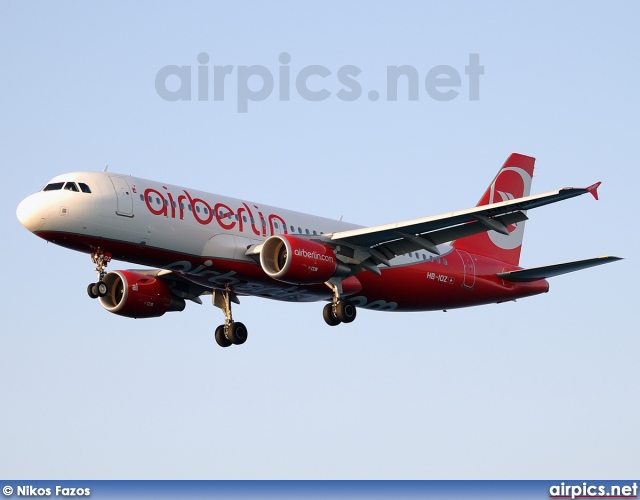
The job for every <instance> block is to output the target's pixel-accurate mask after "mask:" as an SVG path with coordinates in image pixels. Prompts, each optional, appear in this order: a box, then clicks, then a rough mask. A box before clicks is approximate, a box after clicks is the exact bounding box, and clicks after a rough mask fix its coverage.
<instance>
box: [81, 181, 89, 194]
mask: <svg viewBox="0 0 640 500" xmlns="http://www.w3.org/2000/svg"><path fill="white" fill-rule="evenodd" d="M78 186H80V191H82V192H83V193H91V189H89V186H87V185H86V184H85V183H84V182H78Z"/></svg>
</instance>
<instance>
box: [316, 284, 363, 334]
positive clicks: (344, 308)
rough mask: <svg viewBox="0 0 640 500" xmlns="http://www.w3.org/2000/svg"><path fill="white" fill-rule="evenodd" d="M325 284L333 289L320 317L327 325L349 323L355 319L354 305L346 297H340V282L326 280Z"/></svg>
mask: <svg viewBox="0 0 640 500" xmlns="http://www.w3.org/2000/svg"><path fill="white" fill-rule="evenodd" d="M326 285H327V286H328V287H329V288H331V290H332V291H333V299H332V300H331V304H327V305H326V306H324V309H323V310H322V317H323V318H324V321H325V323H327V325H329V326H337V325H339V324H340V323H351V322H352V321H353V320H354V319H356V312H357V310H356V306H355V305H353V302H351V301H350V300H348V299H341V295H342V293H341V289H342V283H340V282H339V283H338V284H335V283H332V282H331V281H327V282H326Z"/></svg>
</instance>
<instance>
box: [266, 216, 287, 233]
mask: <svg viewBox="0 0 640 500" xmlns="http://www.w3.org/2000/svg"><path fill="white" fill-rule="evenodd" d="M274 220H279V221H280V224H282V228H283V229H284V234H289V232H288V231H287V224H286V222H285V221H284V219H283V218H282V217H280V216H279V215H275V214H271V215H270V216H269V230H270V231H271V234H272V235H274V234H275V231H274V228H273V221H274Z"/></svg>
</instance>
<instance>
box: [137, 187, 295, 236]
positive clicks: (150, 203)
mask: <svg viewBox="0 0 640 500" xmlns="http://www.w3.org/2000/svg"><path fill="white" fill-rule="evenodd" d="M162 188H163V189H164V190H165V191H166V192H165V193H161V192H160V191H158V190H157V189H154V188H147V189H146V190H145V191H144V202H145V205H146V206H147V209H148V210H149V212H151V213H152V214H153V215H163V216H165V217H171V218H172V219H175V218H176V212H177V213H178V216H179V218H180V220H184V212H185V204H187V203H188V204H189V210H190V212H191V213H192V214H193V218H194V219H195V220H196V221H197V222H198V223H199V224H202V225H203V226H206V225H208V224H210V223H211V222H212V221H213V219H214V217H215V219H216V222H217V223H218V225H219V226H220V227H221V228H222V229H224V230H226V231H231V230H233V229H235V228H236V226H237V230H238V231H240V232H241V233H242V232H244V229H245V224H244V223H245V222H248V221H247V219H246V217H247V216H248V217H249V219H250V222H251V230H252V231H253V233H254V234H255V235H256V236H263V237H266V236H267V233H269V234H271V235H273V234H275V233H276V229H275V225H276V224H278V223H280V224H282V231H280V232H283V233H284V234H288V231H287V224H286V223H285V221H284V219H283V218H282V217H280V216H279V215H276V214H270V215H267V216H266V217H265V215H264V214H263V213H262V212H261V211H260V209H259V207H258V206H257V205H254V208H255V209H256V211H257V213H258V217H259V221H260V222H258V219H256V218H254V216H253V212H252V211H251V208H249V206H248V205H247V204H246V203H244V202H242V206H241V207H238V209H237V210H236V211H235V212H234V210H233V209H232V208H231V207H229V206H228V205H226V204H225V203H216V204H215V205H214V208H213V209H212V208H211V205H209V203H207V202H206V201H205V200H203V199H202V198H192V197H191V194H190V193H189V192H188V191H187V190H186V189H185V190H183V193H184V194H180V195H179V196H178V199H177V201H176V200H174V198H173V195H172V194H171V193H170V192H169V189H168V188H167V187H166V186H162ZM158 202H159V205H160V206H157V205H158ZM169 207H171V211H170V212H169ZM176 209H177V210H176ZM203 212H204V214H205V215H204V216H202V215H201V214H202V213H203ZM245 214H246V215H245ZM276 221H277V222H276ZM258 225H260V226H262V230H260V228H259V227H258ZM267 226H268V227H267Z"/></svg>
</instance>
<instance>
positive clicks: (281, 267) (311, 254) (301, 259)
mask: <svg viewBox="0 0 640 500" xmlns="http://www.w3.org/2000/svg"><path fill="white" fill-rule="evenodd" d="M260 265H261V266H262V269H263V270H264V272H265V273H267V275H268V276H270V277H271V278H273V279H276V280H278V281H283V282H285V283H291V284H294V285H312V284H317V283H324V282H325V281H327V280H328V279H330V278H332V277H334V276H347V275H348V274H349V272H350V269H349V267H348V266H347V265H346V264H343V263H342V262H339V261H338V259H337V258H336V254H335V252H334V251H333V249H332V248H331V247H329V246H327V245H324V244H322V243H318V242H317V241H310V240H306V239H304V238H298V237H297V236H292V235H290V234H280V235H275V236H271V237H270V238H267V240H266V241H265V242H264V244H263V246H262V250H261V251H260Z"/></svg>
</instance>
